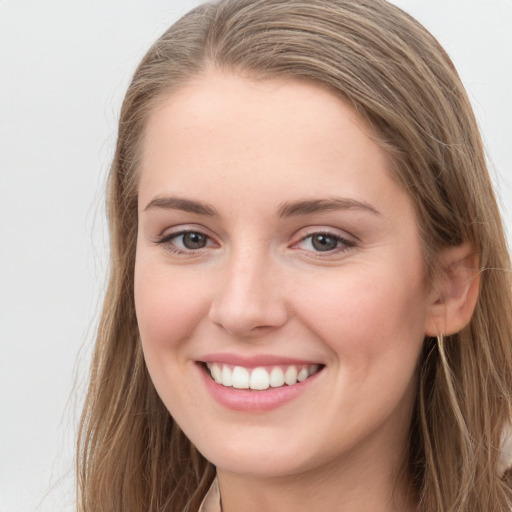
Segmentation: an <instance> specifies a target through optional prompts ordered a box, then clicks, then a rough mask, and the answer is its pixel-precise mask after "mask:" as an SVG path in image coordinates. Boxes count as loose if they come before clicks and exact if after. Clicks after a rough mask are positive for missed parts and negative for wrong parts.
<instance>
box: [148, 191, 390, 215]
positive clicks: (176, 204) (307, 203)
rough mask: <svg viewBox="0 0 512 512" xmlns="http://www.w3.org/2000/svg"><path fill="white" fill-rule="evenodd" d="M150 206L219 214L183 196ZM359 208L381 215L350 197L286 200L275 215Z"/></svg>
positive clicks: (155, 201) (150, 204) (160, 199)
mask: <svg viewBox="0 0 512 512" xmlns="http://www.w3.org/2000/svg"><path fill="white" fill-rule="evenodd" d="M152 208H161V209H164V210H181V211H185V212H189V213H196V214H198V215H205V216H208V217H218V216H219V214H218V212H217V210H215V208H214V207H213V206H211V205H209V204H207V203H202V202H199V201H194V200H192V199H186V198H183V197H176V196H170V197H155V198H153V199H152V200H151V201H150V202H149V203H148V204H147V205H146V207H145V208H144V211H146V210H149V209H152ZM350 209H360V210H364V211H368V212H370V213H372V214H374V215H381V214H380V212H379V211H378V210H376V209H375V208H374V207H373V206H371V205H370V204H368V203H366V202H365V201H360V200H357V199H350V198H336V197H335V198H329V199H306V200H301V201H287V202H284V203H281V205H280V206H279V208H278V209H277V215H278V217H280V218H284V217H296V216H301V215H309V214H311V213H318V212H324V211H332V210H350Z"/></svg>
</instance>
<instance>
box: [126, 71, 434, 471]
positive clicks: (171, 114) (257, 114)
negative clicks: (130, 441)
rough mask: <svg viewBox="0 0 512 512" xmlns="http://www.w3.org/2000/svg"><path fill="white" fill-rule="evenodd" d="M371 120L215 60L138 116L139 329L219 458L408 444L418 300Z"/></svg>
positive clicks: (396, 201)
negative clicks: (213, 66) (221, 67)
mask: <svg viewBox="0 0 512 512" xmlns="http://www.w3.org/2000/svg"><path fill="white" fill-rule="evenodd" d="M368 133H369V130H368V129H366V128H365V126H364V123H363V121H362V120H361V118H360V117H358V115H357V114H356V112H355V111H354V110H353V109H352V108H351V107H350V106H349V105H348V104H347V103H345V102H344V101H342V100H340V99H339V98H337V97H336V96H334V95H333V94H332V93H330V92H327V91H326V90H324V89H322V88H320V87H318V86H315V85H311V84H307V83H301V82H295V81H287V80H277V79H273V80H266V81H259V82H256V81H251V80H249V79H247V78H242V77H240V76H236V75H230V74H221V73H220V72H219V73H210V74H209V75H207V76H204V77H201V78H198V79H197V80H196V81H194V82H192V83H189V84H188V85H186V86H184V87H182V88H181V89H179V90H177V91H175V92H173V93H172V94H171V95H170V96H169V97H168V98H166V100H165V101H164V102H163V103H162V104H161V105H160V106H159V107H158V109H156V110H155V111H154V113H153V114H152V115H151V117H150V118H149V121H148V124H147V130H146V132H145V137H144V144H143V154H142V163H141V169H140V171H141V174H140V188H139V232H138V240H137V258H136V266H135V302H136V309H137V319H138V324H139V328H140V335H141V339H142V344H143V349H144V354H145V358H146V362H147V366H148V369H149V372H150V374H151V378H152V380H153V382H154V384H155V387H156V389H157V391H158V393H159V395H160V397H161V398H162V400H163V402H164V403H165V405H166V406H167V408H168V410H169V411H170V413H171V414H172V416H173V417H174V419H175V420H176V421H177V422H178V424H179V425H180V426H181V428H182V429H183V431H184V432H185V434H186V435H187V436H188V437H189V438H190V440H191V441H192V442H193V443H194V444H195V445H196V446H197V447H198V449H199V450H200V451H201V452H202V453H203V454H204V456H205V457H206V458H207V459H209V460H210V461H212V462H213V463H214V464H215V465H216V466H217V469H218V471H226V472H233V473H238V474H245V475H265V476H272V475H273V476H278V475H290V474H297V473H300V472H304V471H306V472H307V471H314V470H321V469H322V468H333V467H338V466H339V465H343V464H344V463H347V464H349V463H350V467H354V465H353V463H354V462H356V461H357V463H358V464H360V466H358V467H361V465H362V466H364V464H373V465H374V464H375V462H376V461H377V460H384V461H387V462H386V463H387V464H389V461H399V460H401V458H402V457H403V456H404V449H405V445H406V438H407V433H408V427H409V419H410V413H411V408H412V404H413V401H414V395H415V368H416V363H417V360H418V356H419V352H420V350H421V346H422V342H423V338H424V332H425V322H426V321H427V319H428V317H429V299H428V292H427V289H426V285H425V282H424V268H423V265H422V255H421V251H420V240H419V235H418V229H417V226H416V221H415V216H414V213H413V208H412V205H411V202H410V200H409V198H408V196H407V194H406V193H405V192H404V191H403V190H402V189H401V187H400V186H399V185H398V184H397V183H396V182H395V181H394V180H393V179H392V178H391V175H390V172H389V170H388V167H389V162H388V159H387V157H386V154H385V153H384V152H383V151H382V150H381V149H380V147H379V146H378V145H377V144H376V143H375V142H374V141H373V140H372V139H371V138H370V137H369V135H368ZM211 373H213V376H214V377H215V380H214V378H212V376H211ZM248 387H249V388H248ZM247 388H248V389H247ZM333 464H334V466H333Z"/></svg>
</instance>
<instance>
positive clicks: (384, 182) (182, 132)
mask: <svg viewBox="0 0 512 512" xmlns="http://www.w3.org/2000/svg"><path fill="white" fill-rule="evenodd" d="M370 132H371V130H370V128H369V127H368V126H367V125H366V124H365V122H364V121H363V120H362V119H361V117H360V116H359V115H358V114H357V112H356V111H355V110H354V109H353V107H351V106H350V105H349V104H348V103H347V102H345V101H343V100H342V99H340V98H339V97H337V96H335V95H334V94H333V93H332V92H330V91H327V90H326V89H325V88H323V87H321V86H318V85H315V84H311V83H306V82H303V81H294V80H289V79H268V80H261V81H254V80H251V79H248V78H244V77H241V76H239V75H234V74H226V73H210V74H209V75H206V76H201V77H198V78H197V79H195V80H194V81H192V82H190V83H188V84H186V85H185V86H182V87H181V88H179V89H178V90H176V91H173V92H172V93H171V94H169V95H168V96H167V97H166V98H164V100H163V101H162V102H161V103H160V104H159V105H158V107H157V108H155V110H154V111H153V112H152V114H151V115H150V117H149V119H148V122H147V126H146V131H145V137H144V141H143V148H142V159H141V167H140V171H141V176H140V189H139V193H140V195H141V202H143V201H146V202H147V201H149V200H151V198H152V197H150V196H151V195H153V196H154V195H155V194H169V193H173V194H175V193H180V194H185V195H187V196H190V195H191V194H194V195H198V196H201V197H200V199H203V200H207V199H208V198H209V196H211V194H212V193H213V192H214V191H215V190H216V187H219V184H221V185H220V186H221V187H222V189H223V193H224V195H225V196H231V198H232V199H233V201H237V200H240V198H244V199H243V200H244V201H246V203H245V206H246V207H247V205H248V204H254V203H256V199H258V200H260V201H262V200H263V199H264V198H263V197H262V196H261V194H264V196H265V198H266V199H268V201H269V202H270V201H271V200H275V201H277V200H278V199H279V198H278V196H279V195H280V194H281V195H282V194H283V193H286V195H288V196H290V197H289V199H301V198H303V196H305V195H306V196H308V195H314V196H319V195H320V196H325V195H332V194H333V193H336V194H343V195H349V196H352V197H355V198H360V199H364V200H365V201H367V202H368V201H369V200H374V201H376V202H377V203H379V201H380V198H381V196H382V194H383V193H384V192H385V191H388V192H390V193H397V192H399V187H398V186H397V185H396V183H395V182H394V180H393V179H392V178H391V175H390V173H389V171H388V168H389V158H388V155H387V154H386V153H385V152H384V151H383V150H382V148H381V147H380V146H379V145H378V144H377V143H376V142H375V140H374V139H373V138H372V137H371V136H370ZM258 194H260V195H259V196H258ZM361 195H365V196H366V197H364V198H361V197H358V196H361ZM247 201H249V203H247ZM275 201H274V202H275Z"/></svg>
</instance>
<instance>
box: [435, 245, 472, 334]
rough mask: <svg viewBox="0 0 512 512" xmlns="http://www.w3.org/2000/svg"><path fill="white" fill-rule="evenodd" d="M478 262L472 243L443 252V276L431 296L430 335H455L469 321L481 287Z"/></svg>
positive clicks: (441, 270) (441, 275) (441, 268)
mask: <svg viewBox="0 0 512 512" xmlns="http://www.w3.org/2000/svg"><path fill="white" fill-rule="evenodd" d="M478 263H479V262H478V256H477V254H476V252H475V250H474V248H473V246H472V245H471V244H469V243H464V244H462V245H459V246H457V247H449V248H447V249H445V250H443V251H442V252H441V255H440V257H439V265H440V275H439V276H438V279H437V281H436V285H435V287H434V289H433V290H432V292H431V294H430V298H429V306H428V312H427V319H426V322H425V334H426V335H427V336H433V337H436V336H438V335H440V334H443V335H445V336H447V335H450V334H455V333H456V332H459V331H460V330H461V329H463V328H464V327H465V326H466V325H467V324H468V323H469V321H470V319H471V316H472V315H473V311H474V310H475V306H476V301H477V298H478V291H479V287H480V270H479V268H478Z"/></svg>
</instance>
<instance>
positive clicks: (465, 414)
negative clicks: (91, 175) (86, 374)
mask: <svg viewBox="0 0 512 512" xmlns="http://www.w3.org/2000/svg"><path fill="white" fill-rule="evenodd" d="M208 68H215V69H219V70H223V69H226V70H229V71H234V72H240V73H243V74H245V75H248V76H251V77H252V78H254V79H255V80H259V79H265V78H269V77H288V78H290V79H298V80H307V81H311V82H313V83H315V84H320V85H322V86H324V87H326V88H328V89H329V90H331V91H332V92H333V93H334V94H337V95H339V96H340V97H342V98H344V99H345V100H346V101H348V102H350V104H352V105H353V107H354V108H355V109H356V110H357V111H358V112H359V114H360V115H361V116H363V117H364V118H365V119H367V120H368V121H369V123H370V124H371V125H372V126H373V127H374V131H375V133H376V134H377V139H378V142H379V143H380V144H382V146H383V147H384V148H385V149H386V150H387V151H388V152H389V154H390V155H391V157H392V162H393V169H392V172H393V174H394V176H395V178H396V179H397V180H398V181H399V183H401V184H402V186H403V187H404V188H405V189H406V190H407V191H408V193H409V195H410V197H411V200H412V202H413V204H414V207H415V210H416V214H417V219H418V226H419V229H420V233H421V237H422V243H423V253H424V259H425V269H426V273H427V277H428V278H429V279H430V280H431V281H432V280H433V279H434V278H435V274H436V270H437V267H438V262H437V256H438V254H439V252H440V250H441V249H443V248H445V247H448V246H456V245H459V244H460V243H462V242H463V241H466V242H469V243H471V244H472V245H473V246H474V248H475V249H476V251H477V253H478V255H479V260H480V267H481V275H480V279H481V284H480V293H479V298H478V302H477V305H476V309H475V312H474V314H473V317H472V319H471V322H470V324H469V325H468V326H467V327H466V328H465V329H463V330H462V331H461V332H459V333H457V334H454V335H452V336H449V337H446V338H445V339H443V338H441V337H440V338H439V339H432V338H427V339H425V344H424V352H423V355H422V356H421V360H420V361H419V363H418V364H419V379H418V388H419V389H418V393H417V399H416V404H415V409H414V411H413V421H412V424H411V429H410V449H409V461H408V471H409V472H410V473H411V475H412V476H413V481H414V485H415V491H416V492H417V494H418V498H419V510H420V511H424V512H427V511H428V512H448V511H450V512H470V511H471V512H479V511H480V512H487V511H490V510H492V511H495V512H500V511H501V512H505V511H509V510H510V507H511V501H512V498H511V495H512V493H511V487H510V482H508V481H507V478H506V475H505V476H502V475H499V474H498V471H497V465H498V458H499V454H500V438H501V435H502V431H503V427H504V425H506V424H507V422H508V421H509V417H510V403H511V390H512V371H511V370H512V352H511V348H512V347H511V346H512V314H511V312H512V284H511V273H510V260H509V255H508V252H507V247H506V242H505V239H504V235H503V228H502V225H501V220H500V215H499V211H498V208H497V205H496V201H495V197H494V193H493V190H492V186H491V183H490V179H489V175H488V172H487V169H486V162H485V157H484V152H483V149H482V142H481V139H480V135H479V131H478V127H477V124H476V121H475V118H474V115H473V112H472V109H471V106H470V103H469V101H468V98H467V95H466V93H465V91H464V88H463V86H462V84H461V82H460V79H459V77H458V75H457V72H456V71H455V68H454V66H453V64H452V63H451V61H450V59H449V58H448V56H447V55H446V53H445V52H444V50H443V49H442V48H441V47H440V45H439V44H438V42H437V41H436V40H435V39H434V37H433V36H432V35H431V34H429V33H428V32H427V31H426V30H425V29H424V28H423V27H422V26H421V25H420V24H419V23H418V22H416V21H415V20H414V19H412V18H411V17H410V16H409V15H407V14H406V13H404V12H403V11H401V10H400V9H398V8H397V7H395V6H393V5H391V4H389V3H387V2H385V1H383V0H307V1H306V0H221V1H220V2H218V3H214V4H205V5H203V6H201V7H198V8H196V9H194V10H193V11H191V12H189V13H188V14H187V15H185V16H184V17H183V18H182V19H181V20H179V21H178V22H177V23H175V24H174V25H173V26H172V27H171V28H170V29H169V30H168V31H167V32H165V33H164V34H163V36H162V37H161V38H160V39H158V41H157V42H156V43H155V44H154V45H153V46H152V47H151V49H150V50H149V51H148V53H147V54H146V56H145V57H144V59H143V61H142V62H141V64H140V65H139V67H138V69H137V70H136V72H135V75H134V77H133V80H132V82H131V84H130V86H129V88H128V91H127V93H126V97H125V100H124V103H123V107H122V111H121V117H120V121H119V133H118V140H117V148H116V153H115V157H114V161H113V164H112V168H111V172H110V175H109V182H108V194H107V208H108V218H109V226H110V235H111V263H110V279H109V285H108V290H107V293H106V297H105V302H104V307H103V313H102V317H101V322H100V326H99V330H98V335H97V340H96V348H95V353H94V359H93V363H92V371H91V381H90V386H89V392H88V395H87V400H86V403H85V408H84V412H83V416H82V421H81V425H80V431H79V437H78V460H77V465H78V468H77V469H78V504H79V509H80V510H81V511H82V512H100V511H101V512H107V511H108V512H114V511H119V512H121V511H122V512H131V511H140V510H144V511H148V512H156V511H160V512H161V511H194V512H195V511H196V510H197V508H198V506H199V503H200V501H201V499H202V497H203V496H204V494H205V492H206V490H207V488H208V486H209V485H210V483H211V481H212V479H213V477H214V468H213V466H212V465H211V464H210V463H209V462H208V461H206V460H205V459H204V458H203V457H202V456H201V455H200V454H199V453H198V452H197V451H196V449H195V448H194V447H193V446H192V445H191V443H190V442H189V441H188V439H187V438H186V437H185V436H184V434H183V433H182V432H181V431H180V429H179V427H178V426H177V425H176V424H175V422H174V421H173V419H172V417H171V416H170V415H169V413H168V412H167V410H166V409H165V407H164V405H163V404H162V402H161V401H160V399H159V398H158V396H157V394H156V392H155V389H154V387H153V385H152V383H151V381H150V378H149V375H148V372H147V370H146V367H145V364H144V359H143V355H142V350H141V344H140V340H139V335H138V329H137V322H136V317H135V308H134V298H133V295H134V291H133V274H134V260H135V245H136V233H137V167H138V157H139V155H140V151H139V149H140V144H141V141H142V140H143V136H144V127H145V123H146V120H147V118H148V115H149V113H150V112H151V111H152V110H153V109H155V108H157V106H158V103H159V102H160V101H161V100H162V99H163V98H165V97H166V96H167V95H168V94H170V93H171V92H172V90H173V89H176V88H177V87H179V86H182V85H183V84H186V82H187V80H190V79H192V78H194V77H197V76H199V75H200V74H201V73H202V72H203V71H205V70H206V69H208Z"/></svg>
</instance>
